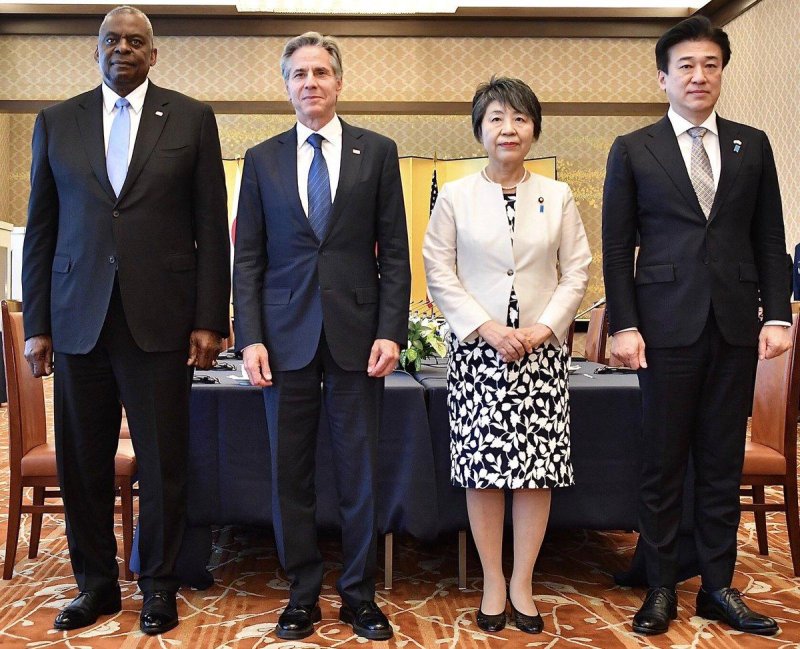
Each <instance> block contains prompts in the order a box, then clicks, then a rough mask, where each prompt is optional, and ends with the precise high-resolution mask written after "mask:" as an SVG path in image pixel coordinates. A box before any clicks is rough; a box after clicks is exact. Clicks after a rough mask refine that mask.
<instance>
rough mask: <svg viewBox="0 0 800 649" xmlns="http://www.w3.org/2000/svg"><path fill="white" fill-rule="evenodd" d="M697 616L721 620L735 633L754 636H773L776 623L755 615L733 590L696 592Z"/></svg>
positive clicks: (776, 627)
mask: <svg viewBox="0 0 800 649" xmlns="http://www.w3.org/2000/svg"><path fill="white" fill-rule="evenodd" d="M697 614H698V615H699V616H700V617H704V618H706V619H707V620H722V621H723V622H725V624H727V625H728V626H730V627H733V628H734V629H736V630H737V631H744V632H745V633H755V634H756V635H775V634H776V633H777V632H778V631H779V627H778V623H777V622H776V621H775V620H773V619H772V618H771V617H767V616H766V615H761V613H756V612H755V611H753V610H752V609H751V608H750V607H749V606H748V605H747V604H745V603H744V602H743V601H742V594H741V593H740V592H739V591H738V590H736V589H735V588H720V589H719V590H712V591H707V590H704V589H703V588H701V589H700V590H699V591H697Z"/></svg>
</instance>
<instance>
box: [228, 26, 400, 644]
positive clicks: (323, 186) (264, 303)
mask: <svg viewBox="0 0 800 649" xmlns="http://www.w3.org/2000/svg"><path fill="white" fill-rule="evenodd" d="M281 71H282V73H283V78H284V81H285V83H286V90H287V92H288V95H289V100H290V101H291V103H292V106H293V107H294V109H295V113H296V115H297V125H296V126H295V127H293V128H292V129H290V130H289V131H286V132H285V133H281V134H280V135H277V136H275V137H273V138H271V139H269V140H267V141H265V142H262V143H261V144H259V145H258V146H256V147H254V148H252V149H250V150H249V151H248V152H247V154H246V156H245V162H244V172H243V178H242V187H241V192H240V198H239V210H238V214H237V232H236V249H235V257H234V259H235V261H234V271H233V286H234V313H235V327H236V342H237V345H239V346H240V347H241V348H243V350H244V365H245V369H246V371H247V374H248V376H249V377H250V382H251V383H252V384H253V385H258V386H262V387H264V388H265V389H264V403H265V406H266V412H267V427H268V429H269V438H270V453H271V460H272V485H273V486H272V490H273V491H272V494H273V496H272V498H273V518H274V527H275V538H276V542H277V547H278V554H279V557H280V560H281V564H282V565H283V568H284V570H285V571H286V574H287V575H288V577H289V580H290V581H291V591H290V598H289V604H288V606H287V607H286V609H285V610H284V612H283V613H282V614H281V616H280V618H279V620H278V624H277V627H276V634H277V635H278V637H280V638H284V639H299V638H304V637H306V636H308V635H310V634H311V633H313V631H314V627H313V624H314V622H318V621H319V620H320V617H321V613H320V609H319V606H318V603H317V602H318V597H319V593H320V588H321V585H322V575H323V565H322V557H321V555H320V552H319V549H318V547H317V534H316V525H315V502H316V497H315V491H314V454H315V448H316V436H317V426H318V422H319V417H320V407H321V403H322V402H323V401H324V403H325V410H326V412H327V416H328V423H329V425H330V431H331V441H332V447H333V454H334V462H335V465H336V475H337V484H336V488H337V490H338V492H339V508H340V516H341V523H342V546H343V554H344V569H343V572H342V575H341V577H340V578H339V580H338V581H337V585H336V586H337V589H338V591H339V593H340V595H341V597H342V608H341V609H340V612H339V617H340V619H341V620H342V621H344V622H346V623H347V624H350V625H352V627H353V629H354V630H355V632H356V633H357V634H358V635H361V636H364V637H366V638H370V639H374V640H384V639H387V638H389V637H391V635H392V627H391V626H390V625H389V622H388V620H387V619H386V617H385V616H384V615H383V613H382V612H381V610H380V609H379V608H378V607H377V606H376V604H375V602H374V597H375V572H376V565H377V556H376V529H375V500H374V485H375V477H374V470H375V444H376V437H377V434H378V426H379V421H380V404H381V398H382V394H383V383H384V381H383V377H385V376H387V375H388V374H390V373H391V372H392V370H393V369H394V367H395V365H396V363H397V359H398V357H399V354H400V347H401V346H402V345H405V343H406V339H407V335H408V333H407V332H408V300H409V292H410V271H409V262H408V238H407V237H408V235H407V230H406V221H405V210H404V207H403V194H402V187H401V184H400V170H399V164H398V159H397V147H396V145H395V143H394V142H392V141H391V140H389V139H388V138H385V137H383V136H381V135H378V134H377V133H373V132H371V131H366V130H364V129H360V128H355V127H353V126H350V125H349V124H347V123H345V122H344V121H343V120H341V119H339V117H338V116H337V115H336V100H337V97H338V96H339V92H340V91H341V89H342V63H341V54H340V51H339V47H338V45H337V43H336V41H335V40H334V39H332V38H331V37H329V36H325V37H323V36H322V35H321V34H318V33H316V32H308V33H306V34H303V35H302V36H298V37H296V38H293V39H291V40H290V41H289V42H288V43H287V44H286V46H285V48H284V51H283V55H282V57H281ZM320 384H321V387H320Z"/></svg>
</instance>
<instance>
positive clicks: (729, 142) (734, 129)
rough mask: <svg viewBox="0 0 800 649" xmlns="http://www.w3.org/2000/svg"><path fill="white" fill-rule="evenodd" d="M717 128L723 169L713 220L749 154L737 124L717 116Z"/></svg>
mask: <svg viewBox="0 0 800 649" xmlns="http://www.w3.org/2000/svg"><path fill="white" fill-rule="evenodd" d="M717 129H718V130H719V155H720V161H721V169H720V174H719V184H718V185H717V192H716V194H714V204H713V205H712V206H711V213H710V214H709V215H708V220H709V221H711V220H712V219H713V218H714V217H715V216H716V215H717V212H719V209H720V206H721V205H723V204H724V203H725V196H726V195H727V194H728V192H729V191H730V189H731V187H733V182H734V180H735V179H736V176H737V174H738V173H739V167H740V166H741V164H742V160H743V159H744V156H745V155H746V154H747V142H744V141H741V140H737V138H736V136H737V135H738V133H739V129H738V126H737V124H735V123H734V122H729V121H728V120H726V119H722V118H721V117H719V115H718V116H717ZM734 140H737V145H738V149H739V150H738V151H735V150H734V149H735V147H736V146H737V145H734V143H733V141H734Z"/></svg>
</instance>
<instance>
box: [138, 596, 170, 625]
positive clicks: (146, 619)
mask: <svg viewBox="0 0 800 649" xmlns="http://www.w3.org/2000/svg"><path fill="white" fill-rule="evenodd" d="M176 626H178V607H177V605H176V604H175V593H171V592H170V591H168V590H146V591H144V601H143V602H142V614H141V615H140V616H139V628H140V629H141V630H142V633H146V634H147V635H157V634H159V633H166V632H167V631H169V630H170V629H174V628H175V627H176Z"/></svg>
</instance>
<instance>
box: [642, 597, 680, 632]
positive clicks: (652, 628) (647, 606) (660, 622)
mask: <svg viewBox="0 0 800 649" xmlns="http://www.w3.org/2000/svg"><path fill="white" fill-rule="evenodd" d="M677 617H678V596H677V595H676V594H675V591H674V590H673V589H672V588H666V587H661V588H651V589H650V590H648V591H647V595H646V596H645V598H644V603H643V604H642V607H641V608H640V609H639V611H638V612H637V613H636V615H634V616H633V630H634V631H635V632H636V633H644V634H645V635H658V634H659V633H666V632H667V630H668V629H669V623H670V622H671V621H672V620H674V619H675V618H677Z"/></svg>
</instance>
